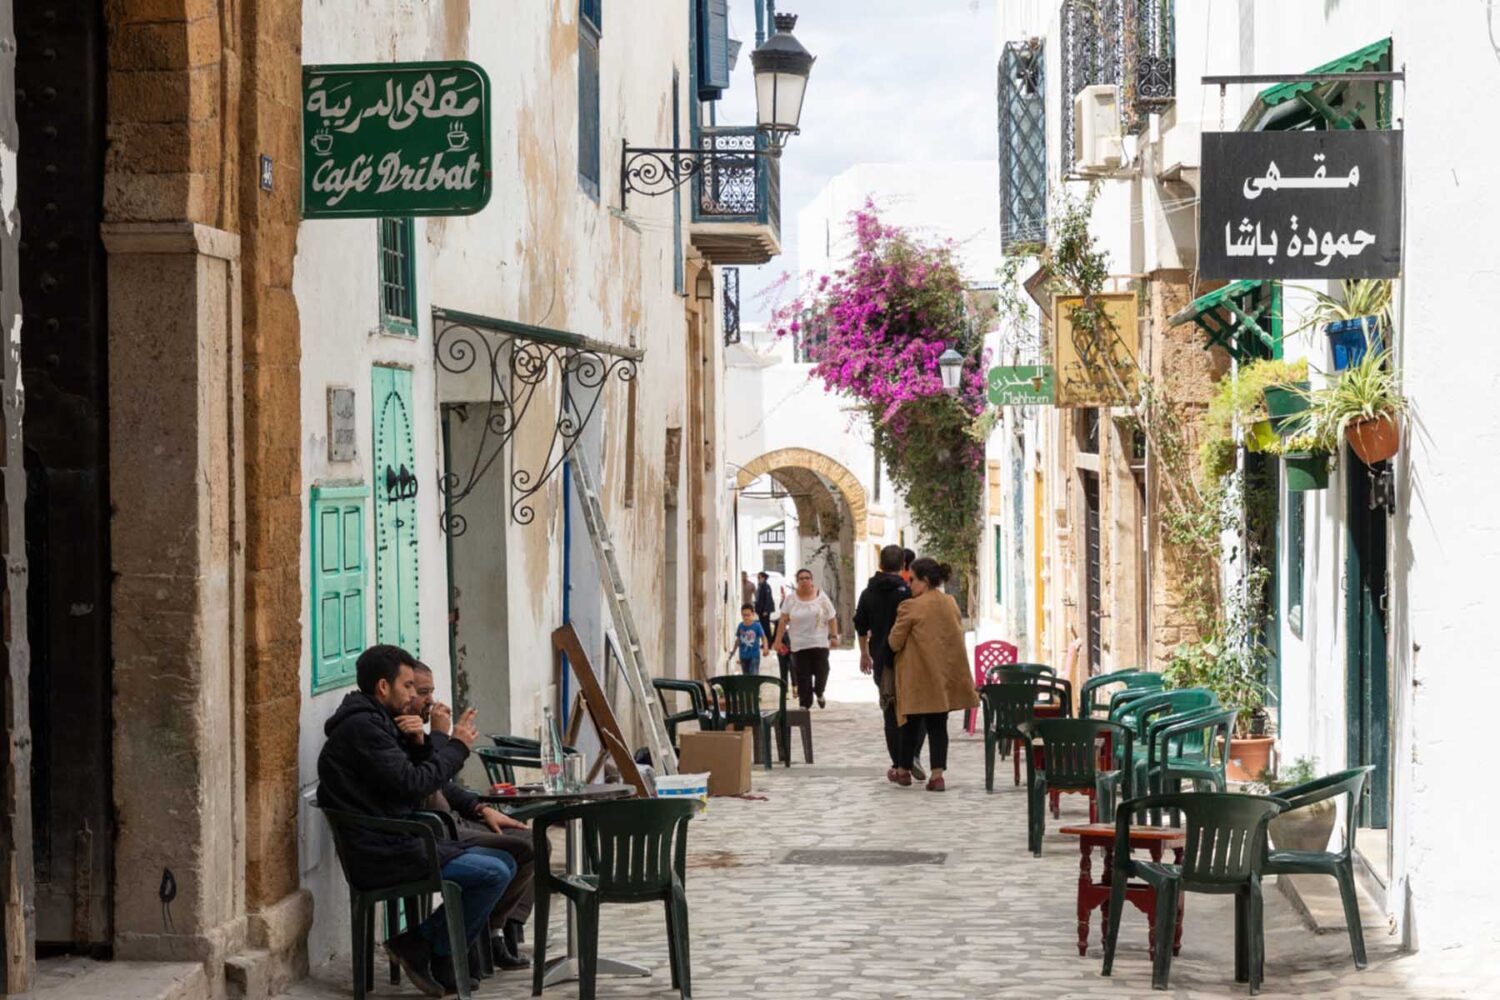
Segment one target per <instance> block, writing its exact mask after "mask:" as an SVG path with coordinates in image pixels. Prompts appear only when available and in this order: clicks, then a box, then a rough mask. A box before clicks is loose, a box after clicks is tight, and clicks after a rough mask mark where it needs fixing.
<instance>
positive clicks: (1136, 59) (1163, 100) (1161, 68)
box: [1126, 0, 1177, 120]
mask: <svg viewBox="0 0 1500 1000" xmlns="http://www.w3.org/2000/svg"><path fill="white" fill-rule="evenodd" d="M1132 2H1133V3H1134V6H1135V10H1134V12H1133V13H1134V17H1133V18H1132V19H1131V23H1130V25H1129V28H1130V31H1129V35H1128V37H1127V39H1126V44H1127V45H1128V46H1129V49H1130V51H1129V55H1128V56H1127V61H1129V62H1132V63H1133V64H1134V72H1133V73H1132V75H1131V82H1132V84H1133V89H1132V93H1131V97H1132V102H1131V103H1132V104H1133V105H1134V108H1133V111H1134V117H1135V118H1136V119H1137V120H1144V119H1145V117H1146V115H1148V114H1150V113H1151V112H1153V111H1160V110H1161V109H1162V108H1164V107H1165V106H1167V105H1169V104H1171V103H1172V101H1173V100H1175V99H1176V96H1177V80H1176V75H1177V67H1176V38H1175V29H1176V25H1175V21H1176V16H1175V10H1174V4H1173V2H1172V0H1132Z"/></svg>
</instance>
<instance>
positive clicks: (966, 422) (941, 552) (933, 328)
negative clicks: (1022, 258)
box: [774, 202, 989, 579]
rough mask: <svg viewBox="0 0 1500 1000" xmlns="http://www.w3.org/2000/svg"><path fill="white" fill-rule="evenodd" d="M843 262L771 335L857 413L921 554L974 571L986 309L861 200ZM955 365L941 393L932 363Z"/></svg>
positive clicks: (940, 257)
mask: <svg viewBox="0 0 1500 1000" xmlns="http://www.w3.org/2000/svg"><path fill="white" fill-rule="evenodd" d="M849 224H850V229H851V231H852V234H853V236H854V243H855V246H854V253H853V255H852V257H851V259H850V261H849V263H848V264H847V266H845V267H844V268H843V269H841V270H839V271H836V272H834V273H833V274H831V275H824V276H822V277H821V278H819V279H818V280H817V281H816V283H815V284H813V285H812V286H811V287H810V288H808V289H807V290H806V291H804V292H803V294H801V295H800V296H798V297H797V298H796V299H794V300H793V301H792V302H791V303H790V304H789V305H787V306H785V307H783V308H781V309H779V310H778V311H777V313H776V315H775V317H774V325H775V328H776V332H777V333H778V334H779V335H783V336H797V337H799V338H800V340H801V342H802V343H803V344H804V345H806V349H807V353H808V356H809V358H810V360H811V361H812V362H813V374H814V375H815V376H816V377H817V378H819V379H820V380H821V381H822V382H823V384H824V385H825V386H827V387H828V388H829V389H831V390H835V391H838V392H842V393H844V394H846V395H848V396H850V397H852V398H853V399H855V400H856V401H858V403H859V404H860V408H861V409H862V411H863V412H864V414H865V416H866V417H867V418H868V419H869V421H870V423H871V426H872V428H873V429H874V431H875V435H874V437H875V449H876V452H877V453H878V454H879V456H880V459H881V461H882V462H883V463H884V465H885V467H886V468H887V470H889V474H890V477H891V481H892V483H893V484H894V485H895V486H896V487H897V488H898V489H899V490H901V492H902V494H903V496H904V497H905V500H906V505H907V508H908V509H909V510H910V512H911V516H912V521H913V522H914V523H915V525H916V527H917V529H918V531H920V533H921V537H922V548H923V554H924V555H929V556H932V557H933V558H935V559H938V560H940V561H943V562H947V563H949V564H951V565H952V566H953V567H954V568H955V571H956V572H957V573H959V574H960V575H961V576H962V577H964V578H965V579H967V578H970V577H972V576H973V574H974V572H975V569H976V567H975V565H974V560H975V556H976V553H977V551H978V545H979V541H980V533H981V531H982V519H981V517H980V499H981V494H982V489H983V484H984V478H983V473H984V439H983V437H982V436H979V435H980V434H981V433H982V431H983V428H982V427H976V422H978V421H982V420H983V419H984V418H985V409H986V408H985V402H984V388H985V387H984V368H985V365H986V363H987V359H986V358H984V357H983V356H982V354H983V352H982V346H983V339H982V338H983V333H982V331H983V330H984V329H985V320H987V319H988V318H989V317H988V316H987V315H985V312H986V310H985V308H984V307H983V306H982V305H981V304H979V303H978V302H977V301H976V300H975V299H974V297H973V296H971V295H970V294H969V293H968V292H967V291H966V290H965V287H964V281H963V276H962V273H961V272H960V270H959V267H958V264H957V260H956V257H955V250H954V247H953V246H952V245H951V244H948V243H930V242H925V241H923V240H921V239H918V238H917V237H916V236H914V235H913V234H912V233H910V232H909V231H907V230H905V229H903V228H901V227H899V226H893V225H889V224H887V223H885V222H882V221H881V219H880V217H879V213H878V212H877V211H876V209H875V206H874V205H873V204H872V203H869V202H867V203H866V204H865V206H864V207H863V208H862V209H860V210H858V211H855V212H853V213H851V215H850V219H849ZM949 349H952V350H955V351H957V352H958V353H959V354H960V355H961V356H962V357H963V359H964V360H963V368H962V374H961V377H960V384H959V388H958V390H957V391H956V392H953V393H949V392H946V391H945V390H944V389H943V382H942V375H941V372H940V370H939V365H938V358H939V357H940V356H941V355H942V354H943V353H944V352H945V351H947V350H949Z"/></svg>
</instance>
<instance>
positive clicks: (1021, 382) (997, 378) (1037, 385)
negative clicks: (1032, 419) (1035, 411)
mask: <svg viewBox="0 0 1500 1000" xmlns="http://www.w3.org/2000/svg"><path fill="white" fill-rule="evenodd" d="M1056 395H1057V386H1056V380H1055V379H1054V377H1053V372H1052V366H1051V365H1012V366H1009V367H1001V368H991V369H990V375H989V399H990V402H991V403H993V404H994V405H995V406H1046V405H1050V404H1051V403H1052V401H1053V400H1054V399H1055V398H1056Z"/></svg>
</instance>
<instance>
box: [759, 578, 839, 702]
mask: <svg viewBox="0 0 1500 1000" xmlns="http://www.w3.org/2000/svg"><path fill="white" fill-rule="evenodd" d="M783 639H785V641H786V642H788V643H789V644H790V645H791V647H792V670H793V672H794V673H795V675H796V678H797V703H798V704H799V705H801V706H802V707H803V708H811V707H812V703H813V697H814V696H815V695H816V696H817V699H818V707H819V708H826V707H827V706H828V703H827V702H826V701H825V700H824V699H823V692H824V690H825V689H826V688H827V687H828V647H829V645H830V644H834V645H837V644H838V641H839V616H838V612H837V611H836V610H834V607H833V602H832V601H830V600H829V599H828V595H827V594H824V593H823V592H822V591H820V590H818V588H817V587H814V586H813V575H812V571H811V570H807V569H799V570H798V571H797V590H796V592H795V593H791V594H788V595H787V596H786V600H784V601H782V602H781V619H780V621H779V622H778V623H777V625H776V642H775V643H774V645H778V646H779V645H780V644H781V643H782V641H783Z"/></svg>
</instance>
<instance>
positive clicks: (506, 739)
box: [474, 733, 578, 785]
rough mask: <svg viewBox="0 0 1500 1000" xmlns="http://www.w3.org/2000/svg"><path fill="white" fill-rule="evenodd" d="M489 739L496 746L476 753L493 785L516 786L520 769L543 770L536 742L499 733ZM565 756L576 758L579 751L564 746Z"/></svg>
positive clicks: (540, 753) (479, 748) (475, 750)
mask: <svg viewBox="0 0 1500 1000" xmlns="http://www.w3.org/2000/svg"><path fill="white" fill-rule="evenodd" d="M489 738H490V742H492V743H494V744H495V745H494V746H492V747H476V748H475V749H474V752H475V753H476V754H478V755H479V761H480V763H482V764H483V765H484V773H485V776H486V777H487V778H488V779H489V782H490V784H491V785H498V784H500V783H502V782H503V783H505V784H508V785H514V784H515V783H516V768H518V767H520V768H525V769H527V770H533V771H540V770H541V769H542V750H541V744H539V743H538V742H537V741H536V740H532V739H527V738H526V737H524V736H507V735H500V734H497V733H491V734H490V736H489ZM563 756H565V757H576V756H578V751H577V750H575V749H573V748H572V747H570V746H564V747H563Z"/></svg>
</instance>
